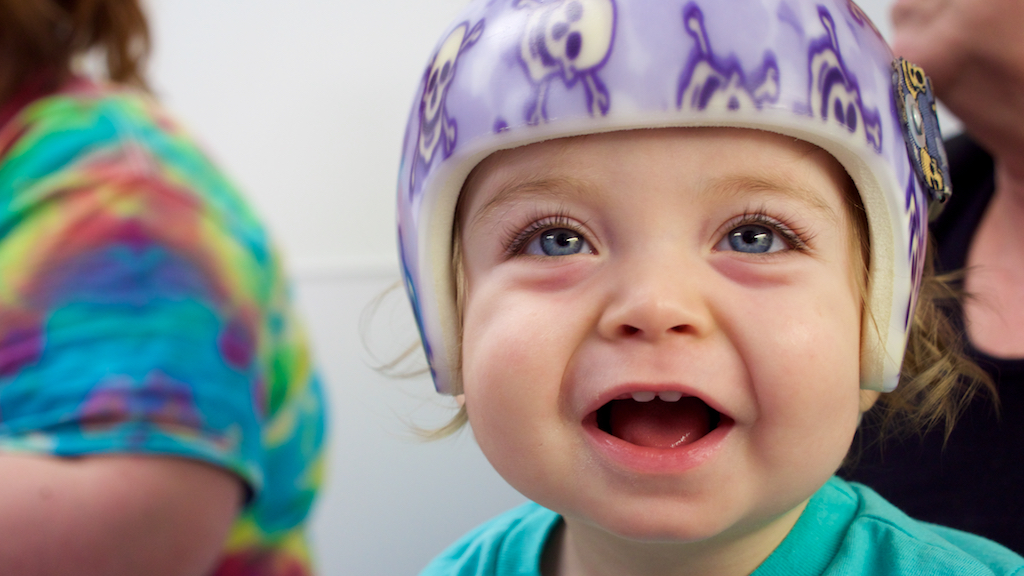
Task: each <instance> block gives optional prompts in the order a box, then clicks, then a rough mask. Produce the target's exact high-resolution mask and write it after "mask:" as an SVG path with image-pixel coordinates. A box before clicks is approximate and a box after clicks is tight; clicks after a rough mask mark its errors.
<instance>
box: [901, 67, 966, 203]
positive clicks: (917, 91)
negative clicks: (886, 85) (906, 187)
mask: <svg viewBox="0 0 1024 576" xmlns="http://www.w3.org/2000/svg"><path fill="white" fill-rule="evenodd" d="M892 86H893V91H894V92H895V96H896V108H897V110H898V112H899V119H900V125H902V126H903V139H904V140H906V142H907V152H909V153H910V158H911V161H912V162H911V163H912V164H913V165H914V171H915V172H916V173H917V177H918V179H920V180H921V183H922V184H923V185H924V187H925V188H926V189H927V190H928V194H929V196H930V197H931V199H932V200H935V201H937V202H945V201H946V199H947V198H949V195H950V193H951V192H952V190H951V186H950V181H949V160H948V159H947V158H946V148H945V146H943V144H942V134H941V132H939V118H938V115H937V111H936V107H935V95H934V94H933V93H932V83H931V80H929V79H928V77H927V76H925V74H924V70H922V69H921V68H920V67H919V66H915V65H914V64H911V63H910V62H908V61H906V60H904V59H903V58H897V59H896V60H895V61H893V63H892Z"/></svg>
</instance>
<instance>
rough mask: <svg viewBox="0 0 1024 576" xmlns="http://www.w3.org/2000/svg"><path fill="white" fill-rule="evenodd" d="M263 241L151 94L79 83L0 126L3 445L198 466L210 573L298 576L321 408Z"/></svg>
mask: <svg viewBox="0 0 1024 576" xmlns="http://www.w3.org/2000/svg"><path fill="white" fill-rule="evenodd" d="M304 338H305V336H304V334H303V332H302V330H301V328H300V327H299V326H298V325H297V323H296V318H295V316H294V313H293V311H292V308H291V305H290V304H289V299H288V294H287V286H286V285H285V281H284V278H283V277H282V274H281V270H280V266H279V262H278V260H277V258H276V256H275V254H274V251H273V249H272V247H271V246H270V244H269V241H268V238H267V233H266V231H265V230H264V228H263V227H262V226H261V225H260V223H259V221H258V220H257V218H256V217H255V215H254V214H253V212H252V210H251V209H250V208H249V206H248V205H246V203H245V202H244V201H243V199H242V198H241V196H240V195H239V193H238V191H237V190H236V189H235V188H234V187H233V186H232V184H231V183H230V182H229V181H228V180H226V179H225V177H224V176H223V175H222V174H221V173H220V172H219V171H218V170H217V169H216V168H215V167H214V166H213V165H212V164H211V163H210V161H209V160H208V159H207V157H206V156H205V155H204V154H203V153H202V152H201V151H200V150H199V148H197V146H196V145H195V144H194V143H193V142H192V140H191V139H190V138H189V137H188V135H187V134H185V133H184V132H183V131H182V130H181V129H180V128H179V127H178V126H177V125H176V124H175V123H174V121H173V120H171V119H170V118H168V117H167V115H166V114H165V113H164V112H163V111H162V110H161V109H160V107H159V106H158V105H157V104H156V103H155V102H154V101H153V100H152V99H151V98H149V97H148V96H145V95H142V94H139V93H137V92H132V91H127V90H122V89H115V88H112V87H109V86H101V85H98V84H95V83H92V82H89V81H85V80H81V79H76V80H74V81H72V82H71V83H69V84H68V86H67V87H66V88H64V89H62V90H60V91H59V92H57V93H54V94H50V95H48V96H45V97H42V98H39V99H37V100H35V101H33V102H31V103H30V104H29V105H28V106H26V107H24V108H22V109H21V110H20V111H19V112H18V113H17V114H16V115H15V116H14V117H13V118H11V119H10V120H9V121H8V122H6V123H4V124H3V125H2V126H0V450H8V451H13V450H18V451H30V452H35V453H46V454H53V455H57V456H81V455H88V454H104V453H107V454H109V453H146V454H167V455H174V456H184V457H187V458H193V459H198V460H202V461H206V462H209V463H212V464H214V465H216V466H219V467H221V468H223V469H226V470H229V471H231V472H233V473H235V474H237V475H238V476H239V477H241V478H242V479H244V480H245V482H246V484H247V486H248V488H249V491H250V495H251V498H250V500H249V502H248V504H247V506H246V507H245V509H244V510H243V512H242V514H241V516H240V517H239V519H238V521H237V522H236V524H235V526H234V527H233V529H232V532H231V534H230V536H229V539H228V542H227V545H226V549H225V551H224V555H223V557H222V561H221V563H220V566H219V568H218V570H217V571H216V572H215V574H217V575H219V576H227V575H238V576H242V575H255V574H260V575H282V576H283V575H288V576H302V575H306V574H309V573H311V572H312V570H311V562H310V558H309V554H308V550H307V547H306V539H305V536H304V534H303V524H304V522H305V519H306V517H307V515H308V512H309V509H310V506H311V504H312V502H313V498H314V495H315V494H316V491H317V488H318V486H319V484H320V479H321V472H322V468H323V459H322V454H323V450H322V448H323V440H324V413H323V408H324V400H323V397H322V392H321V386H320V383H319V381H318V379H317V377H316V374H315V372H314V370H313V368H312V367H311V365H310V357H309V353H308V348H307V342H306V341H305V339H304Z"/></svg>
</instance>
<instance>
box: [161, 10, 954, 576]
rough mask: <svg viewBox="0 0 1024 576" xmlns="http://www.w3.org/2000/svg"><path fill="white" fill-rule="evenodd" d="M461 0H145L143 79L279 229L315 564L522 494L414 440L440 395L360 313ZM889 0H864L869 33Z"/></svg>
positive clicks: (388, 317) (379, 274) (355, 569)
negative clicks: (311, 407)
mask: <svg viewBox="0 0 1024 576" xmlns="http://www.w3.org/2000/svg"><path fill="white" fill-rule="evenodd" d="M463 3H464V0H397V1H374V0H371V1H363V2H358V1H355V0H292V1H290V2H282V1H277V2H271V1H270V0H150V8H151V16H152V21H153V25H154V29H155V30H154V32H155V42H156V50H155V57H154V61H153V78H154V84H155V88H156V90H157V92H158V93H159V94H160V95H161V97H162V98H163V99H164V101H165V103H166V104H167V105H168V106H169V107H170V108H171V109H172V110H174V111H175V112H176V113H177V115H178V116H179V117H180V118H182V119H183V120H184V122H185V123H186V124H187V125H188V126H190V127H191V129H192V131H193V132H194V133H195V134H197V135H198V137H199V138H200V140H201V141H203V142H204V143H205V144H206V147H207V149H208V150H209V151H210V152H211V153H212V155H213V156H214V157H215V158H217V159H218V160H219V161H220V163H221V164H222V165H223V166H224V168H225V169H226V170H227V171H228V173H229V174H231V175H232V176H233V177H234V178H235V180H236V181H237V182H239V183H240V184H241V185H242V187H243V188H244V189H245V190H246V192H247V193H248V194H249V195H250V197H251V198H252V200H253V202H254V203H255V205H256V207H257V209H258V210H259V211H260V212H261V213H262V214H263V215H264V217H265V218H266V221H267V222H268V224H269V226H270V228H271V230H272V231H273V232H274V233H275V235H276V236H277V238H278V240H279V241H280V244H281V245H282V247H283V249H284V251H285V253H286V258H287V260H288V262H289V263H290V268H291V271H292V274H293V278H294V280H295V284H296V289H297V290H296V293H297V297H298V301H299V304H300V306H301V308H302V311H303V312H304V313H305V316H306V319H307V323H308V325H309V327H310V331H311V333H312V337H313V342H314V349H315V352H316V354H317V357H318V361H319V364H320V366H321V367H322V372H323V375H324V377H325V379H326V383H327V385H328V390H329V393H330V400H331V412H332V417H333V429H332V439H331V458H332V460H331V464H330V476H329V478H328V481H327V484H326V486H325V490H324V494H323V497H322V498H321V500H320V502H319V507H318V509H317V512H316V516H315V519H314V523H313V538H314V544H315V545H316V546H317V555H318V558H319V564H320V566H321V568H322V572H323V574H326V575H331V576H333V575H339V574H353V575H355V574H359V575H385V576H390V575H400V574H408V575H411V574H415V573H416V572H417V571H418V569H419V568H421V567H422V566H423V565H424V564H425V563H426V562H427V561H428V560H429V559H430V558H431V557H432V556H433V555H434V554H435V553H437V552H438V551H440V550H441V549H442V548H443V547H445V546H446V545H447V544H449V543H450V542H451V541H453V540H454V539H455V538H456V537H457V536H458V535H460V534H461V533H463V532H465V531H466V530H467V529H469V528H470V527H471V526H474V525H476V524H477V523H479V522H480V521H482V520H484V519H486V518H488V517H490V516H492V515H494V514H495V513H497V512H498V511H501V510H504V509H507V508H509V507H511V506H513V505H514V504H516V503H518V502H521V501H522V497H521V496H519V495H518V494H517V493H515V492H514V491H513V490H512V489H511V488H509V487H508V486H507V485H506V484H505V483H504V482H503V481H502V480H501V478H500V477H498V476H497V475H496V474H495V473H494V472H493V471H492V470H491V469H490V467H489V466H488V465H487V463H486V461H485V460H484V458H483V457H482V455H481V454H480V452H479V450H478V449H477V448H476V446H475V444H474V443H473V441H472V438H471V436H470V435H469V434H465V435H463V436H461V437H458V438H455V439H453V440H448V441H442V442H436V443H430V444H424V443H422V442H419V441H417V440H415V438H414V436H413V435H412V434H411V428H410V426H409V425H408V423H409V422H410V421H413V422H417V423H419V424H421V425H426V426H430V425H438V424H440V423H442V422H443V421H444V419H445V417H446V416H447V415H448V414H450V409H449V407H450V402H448V403H446V402H444V401H443V400H442V399H439V398H437V397H435V395H434V394H433V393H432V391H431V390H432V388H431V385H430V383H429V382H428V381H427V380H425V379H423V378H420V379H416V380H411V381H393V380H387V379H385V378H383V377H381V376H380V375H379V374H377V373H376V372H374V371H373V370H372V369H371V368H370V365H371V364H372V363H373V360H372V359H371V358H370V356H369V355H368V354H367V352H366V351H365V350H364V348H363V345H362V341H361V337H360V335H359V327H358V324H359V317H360V314H361V312H362V310H363V309H364V307H365V306H366V304H367V302H369V301H370V300H371V299H372V298H373V297H374V296H375V295H377V294H378V293H380V292H381V291H382V290H383V289H384V288H385V287H386V286H388V285H389V284H391V283H393V282H394V281H395V280H397V277H398V276H397V264H396V257H395V241H394V236H395V231H394V215H393V209H392V202H393V197H394V193H395V181H396V171H397V166H398V152H399V147H400V145H401V138H402V131H403V127H404V123H405V120H406V118H407V114H408V110H409V105H410V104H411V102H412V100H413V91H414V89H415V88H416V85H417V82H418V79H419V74H420V73H421V70H422V67H423V66H424V65H425V63H426V60H427V57H428V55H429V52H430V50H431V49H432V47H433V44H434V41H435V40H436V37H437V36H438V35H439V34H440V33H441V31H442V29H443V28H444V27H445V26H446V24H447V23H448V21H449V20H450V19H452V18H453V17H454V16H455V14H456V13H457V12H458V10H459V9H460V7H461V6H462V5H463ZM887 4H888V0H865V1H863V2H861V5H862V7H863V8H864V9H865V10H866V11H867V12H868V14H869V15H870V16H871V17H872V18H873V19H874V20H875V22H876V24H877V25H878V26H879V28H880V29H881V30H882V32H883V33H884V34H888V32H889V23H888V18H887V12H886V10H887ZM944 125H948V122H947V123H944ZM381 318H383V320H379V321H378V322H377V324H375V325H374V331H373V332H372V336H371V338H370V340H371V341H372V342H375V343H377V344H378V345H383V348H382V350H381V354H383V355H386V354H387V352H388V351H389V350H390V351H394V350H396V349H397V347H396V346H395V344H394V342H396V341H398V342H399V343H400V342H408V341H409V340H408V339H409V338H411V337H413V336H414V328H413V325H412V323H411V319H410V315H409V313H408V310H407V308H406V306H405V303H404V302H403V301H402V300H401V298H400V297H392V298H390V299H389V300H386V301H385V304H384V312H383V313H382V314H381ZM385 344H387V345H385ZM388 345H390V347H389V346H388Z"/></svg>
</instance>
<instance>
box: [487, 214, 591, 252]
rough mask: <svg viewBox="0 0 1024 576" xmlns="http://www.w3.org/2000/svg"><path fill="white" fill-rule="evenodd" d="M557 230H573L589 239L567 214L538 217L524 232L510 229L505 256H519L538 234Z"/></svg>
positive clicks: (507, 234)
mask: <svg viewBox="0 0 1024 576" xmlns="http://www.w3.org/2000/svg"><path fill="white" fill-rule="evenodd" d="M556 228H565V229H566V230H572V231H573V232H575V233H577V234H579V235H580V236H583V237H587V234H586V233H585V232H584V231H583V228H582V226H580V225H579V224H578V223H577V222H576V221H574V220H572V219H570V218H569V217H568V216H567V215H565V214H562V213H557V214H554V215H552V216H544V217H538V218H534V219H533V221H532V223H531V224H530V225H529V226H527V227H526V228H523V229H522V230H518V231H517V230H515V229H510V230H508V231H507V232H506V236H507V238H508V240H507V241H506V242H505V255H506V256H508V257H512V256H519V255H520V254H522V253H523V251H524V250H525V249H526V246H527V245H529V243H530V241H532V240H533V239H534V237H536V236H537V234H539V233H541V232H543V231H545V230H553V229H556Z"/></svg>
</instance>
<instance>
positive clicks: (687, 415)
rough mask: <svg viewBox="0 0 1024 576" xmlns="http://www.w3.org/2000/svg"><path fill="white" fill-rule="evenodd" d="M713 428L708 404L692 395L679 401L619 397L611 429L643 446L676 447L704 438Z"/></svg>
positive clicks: (613, 432) (630, 441)
mask: <svg viewBox="0 0 1024 576" xmlns="http://www.w3.org/2000/svg"><path fill="white" fill-rule="evenodd" d="M710 428H711V423H710V422H709V420H708V409H707V405H706V404H704V402H702V401H701V400H699V399H697V398H694V397H692V396H690V397H686V398H681V399H680V400H679V401H678V402H664V401H662V400H661V399H658V398H655V399H654V400H652V401H650V402H636V401H634V400H615V401H613V402H612V405H611V432H612V435H613V436H617V437H618V438H621V439H623V440H625V441H626V442H629V443H630V444H637V445H639V446H647V447H651V448H676V447H678V446H685V445H686V444H689V443H691V442H695V441H697V440H699V439H700V438H702V437H703V436H704V435H705V434H707V433H708V431H709V430H710Z"/></svg>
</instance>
